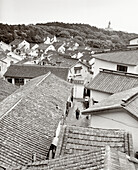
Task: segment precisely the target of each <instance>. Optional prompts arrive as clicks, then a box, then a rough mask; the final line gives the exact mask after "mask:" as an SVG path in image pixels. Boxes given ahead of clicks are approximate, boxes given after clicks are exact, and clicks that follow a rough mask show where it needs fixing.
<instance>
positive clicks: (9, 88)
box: [0, 78, 18, 102]
mask: <svg viewBox="0 0 138 170" xmlns="http://www.w3.org/2000/svg"><path fill="white" fill-rule="evenodd" d="M17 89H18V86H15V85H13V84H11V83H9V82H7V81H5V80H3V79H2V78H0V102H1V101H2V100H4V99H5V98H6V97H8V96H9V95H10V94H12V93H13V92H14V91H15V90H17Z"/></svg>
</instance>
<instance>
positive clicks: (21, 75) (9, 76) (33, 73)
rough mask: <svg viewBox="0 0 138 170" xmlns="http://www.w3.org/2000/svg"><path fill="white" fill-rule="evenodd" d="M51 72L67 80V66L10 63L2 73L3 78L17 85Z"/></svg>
mask: <svg viewBox="0 0 138 170" xmlns="http://www.w3.org/2000/svg"><path fill="white" fill-rule="evenodd" d="M49 71H50V72H52V73H53V74H55V75H56V76H58V77H60V78H61V79H63V80H66V81H67V80H68V72H69V70H68V68H65V67H55V66H40V65H29V64H26V65H25V64H15V65H11V66H10V67H9V68H8V70H7V72H6V73H5V74H4V77H5V79H6V80H7V81H8V82H10V83H12V84H15V85H17V86H22V85H24V84H26V83H27V82H28V81H30V80H31V79H33V78H35V77H38V76H41V75H44V74H47V73H48V72H49Z"/></svg>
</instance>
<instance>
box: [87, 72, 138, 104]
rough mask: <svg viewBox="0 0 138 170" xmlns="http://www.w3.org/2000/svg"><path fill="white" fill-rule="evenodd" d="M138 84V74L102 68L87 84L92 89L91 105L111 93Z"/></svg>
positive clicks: (88, 88)
mask: <svg viewBox="0 0 138 170" xmlns="http://www.w3.org/2000/svg"><path fill="white" fill-rule="evenodd" d="M136 86H138V74H132V73H125V72H119V71H113V70H106V69H100V72H99V73H98V74H97V75H96V76H95V77H94V79H92V80H91V81H90V82H89V83H88V84H86V85H85V89H86V90H87V91H90V92H89V94H90V96H89V97H90V105H91V106H92V105H93V104H94V103H98V102H99V101H101V100H103V99H105V98H107V97H109V96H110V95H112V94H114V93H117V92H121V91H124V90H127V89H131V88H133V87H136Z"/></svg>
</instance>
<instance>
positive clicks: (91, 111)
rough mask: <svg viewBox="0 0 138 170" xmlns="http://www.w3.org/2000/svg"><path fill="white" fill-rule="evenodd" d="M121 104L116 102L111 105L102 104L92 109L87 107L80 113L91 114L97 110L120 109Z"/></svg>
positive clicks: (97, 111)
mask: <svg viewBox="0 0 138 170" xmlns="http://www.w3.org/2000/svg"><path fill="white" fill-rule="evenodd" d="M121 108H122V106H121V105H120V104H116V105H111V106H102V107H98V108H94V109H93V108H92V109H87V110H84V111H82V114H83V115H87V114H88V115H89V114H91V115H93V114H97V113H99V112H105V111H109V110H110V111H111V110H114V109H121Z"/></svg>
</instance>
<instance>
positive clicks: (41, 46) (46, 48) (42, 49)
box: [37, 43, 55, 55]
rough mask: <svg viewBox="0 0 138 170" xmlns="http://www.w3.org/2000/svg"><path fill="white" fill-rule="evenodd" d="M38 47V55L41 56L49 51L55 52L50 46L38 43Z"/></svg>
mask: <svg viewBox="0 0 138 170" xmlns="http://www.w3.org/2000/svg"><path fill="white" fill-rule="evenodd" d="M38 45H39V47H38V48H37V49H38V53H40V54H41V55H43V54H46V52H47V51H50V50H52V51H55V47H54V46H53V45H52V44H44V43H40V44H38Z"/></svg>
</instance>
